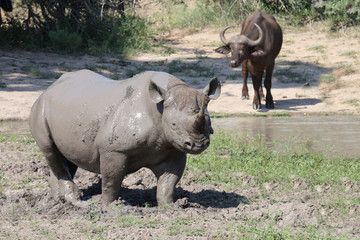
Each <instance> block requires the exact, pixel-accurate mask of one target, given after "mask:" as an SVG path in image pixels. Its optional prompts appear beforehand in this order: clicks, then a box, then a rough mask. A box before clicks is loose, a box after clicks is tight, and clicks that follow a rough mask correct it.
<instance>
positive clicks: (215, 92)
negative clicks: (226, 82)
mask: <svg viewBox="0 0 360 240" xmlns="http://www.w3.org/2000/svg"><path fill="white" fill-rule="evenodd" d="M203 93H205V95H207V96H209V98H210V99H211V100H216V99H218V97H219V96H220V93H221V84H220V81H219V80H218V79H217V78H216V77H214V78H213V79H211V80H210V82H209V84H208V85H207V86H206V87H205V88H204V89H203Z"/></svg>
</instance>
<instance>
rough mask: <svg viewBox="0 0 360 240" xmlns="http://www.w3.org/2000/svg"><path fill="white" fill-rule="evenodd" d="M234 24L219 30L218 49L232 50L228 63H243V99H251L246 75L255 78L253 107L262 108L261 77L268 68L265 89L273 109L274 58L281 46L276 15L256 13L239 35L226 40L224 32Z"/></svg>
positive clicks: (267, 104)
mask: <svg viewBox="0 0 360 240" xmlns="http://www.w3.org/2000/svg"><path fill="white" fill-rule="evenodd" d="M230 27H232V26H228V27H226V28H224V30H223V31H222V32H221V33H220V38H221V40H222V41H223V42H224V43H225V45H224V46H222V47H219V48H217V49H215V51H216V52H218V53H221V54H229V53H231V57H230V62H229V65H230V66H231V67H238V66H240V64H241V65H242V75H243V79H244V84H243V88H242V98H243V99H249V93H248V87H247V77H248V73H249V72H250V75H251V77H252V81H253V87H254V92H255V94H254V99H253V107H254V109H260V108H261V98H262V97H264V94H263V92H262V77H263V74H264V70H265V71H266V75H265V80H264V86H265V88H266V108H270V109H273V108H274V101H273V97H272V95H271V85H272V83H271V78H272V72H273V70H274V65H275V58H276V57H277V56H278V54H279V52H280V49H281V46H282V39H283V37H282V30H281V28H280V26H279V24H278V23H277V22H276V20H275V18H274V17H273V16H271V15H269V14H267V13H265V12H260V11H259V12H255V13H253V14H251V15H250V16H249V17H247V18H246V20H245V21H244V22H243V23H242V30H241V33H240V35H235V36H232V37H231V38H229V39H226V38H225V36H224V33H225V31H226V30H227V29H229V28H230Z"/></svg>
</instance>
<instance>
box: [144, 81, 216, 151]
mask: <svg viewBox="0 0 360 240" xmlns="http://www.w3.org/2000/svg"><path fill="white" fill-rule="evenodd" d="M149 90H150V96H151V98H152V100H153V102H156V103H158V105H159V104H160V105H161V107H160V113H161V114H162V119H161V124H162V128H163V131H164V135H165V138H166V139H167V141H169V142H170V143H171V144H172V145H173V146H174V147H175V148H176V149H178V150H179V151H182V152H186V153H192V154H199V153H201V152H203V151H204V150H205V149H206V148H207V147H208V146H209V144H210V134H212V133H213V129H212V127H211V122H210V116H209V113H208V111H207V105H208V103H209V101H210V100H215V99H217V98H218V97H219V96H220V92H221V86H220V82H219V80H218V79H217V78H213V79H212V80H211V81H210V83H209V84H208V85H207V86H206V87H205V88H204V89H203V90H202V91H198V90H196V89H194V88H190V87H189V86H188V85H186V84H185V83H183V82H181V83H180V84H175V85H173V86H169V88H168V89H167V90H165V89H163V88H161V87H160V86H158V85H156V84H155V83H154V82H151V83H150V89H149Z"/></svg>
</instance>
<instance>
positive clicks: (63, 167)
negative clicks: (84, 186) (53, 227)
mask: <svg viewBox="0 0 360 240" xmlns="http://www.w3.org/2000/svg"><path fill="white" fill-rule="evenodd" d="M50 149H52V150H50V151H49V150H48V151H47V152H44V153H45V158H46V160H47V162H48V165H49V167H50V170H51V171H50V177H49V185H50V189H51V193H52V196H53V198H54V199H55V200H58V199H63V200H65V201H68V202H72V203H76V202H78V201H79V200H80V192H79V189H78V187H77V186H76V184H75V183H74V181H73V177H74V175H75V173H76V170H77V166H76V165H75V164H73V163H71V162H69V161H68V160H67V159H65V157H64V156H63V155H62V154H61V153H60V152H59V151H58V150H57V148H56V147H55V146H53V147H52V148H50Z"/></svg>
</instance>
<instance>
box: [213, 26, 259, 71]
mask: <svg viewBox="0 0 360 240" xmlns="http://www.w3.org/2000/svg"><path fill="white" fill-rule="evenodd" d="M254 25H255V26H256V28H257V29H258V31H259V37H258V39H256V40H251V39H249V38H248V37H247V36H245V35H235V36H233V37H231V38H229V39H226V38H225V31H226V30H228V29H229V28H232V27H234V26H227V27H225V28H224V29H223V30H222V31H221V32H220V39H221V41H222V42H223V43H224V44H225V46H222V47H219V48H217V49H215V51H216V52H218V53H221V54H228V53H230V52H231V58H230V63H229V65H230V66H231V67H238V66H240V64H241V62H242V61H243V60H245V59H249V58H252V57H258V56H263V55H264V54H265V53H264V50H263V49H262V48H260V44H261V43H262V42H263V37H264V34H263V31H262V29H261V28H260V27H259V25H257V24H256V23H254Z"/></svg>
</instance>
